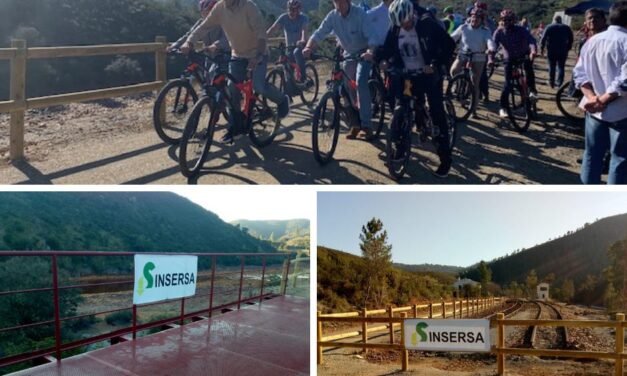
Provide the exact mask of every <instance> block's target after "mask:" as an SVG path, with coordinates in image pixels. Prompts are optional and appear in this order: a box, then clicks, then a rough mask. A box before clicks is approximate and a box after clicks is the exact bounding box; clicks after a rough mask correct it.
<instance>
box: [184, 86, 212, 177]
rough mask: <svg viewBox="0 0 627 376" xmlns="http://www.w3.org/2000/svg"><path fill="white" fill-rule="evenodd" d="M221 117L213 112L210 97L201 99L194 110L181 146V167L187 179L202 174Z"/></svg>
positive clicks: (186, 126)
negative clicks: (201, 170)
mask: <svg viewBox="0 0 627 376" xmlns="http://www.w3.org/2000/svg"><path fill="white" fill-rule="evenodd" d="M219 117H220V114H219V113H218V112H216V111H213V106H212V101H211V99H210V98H209V97H203V98H201V99H200V100H199V101H198V102H197V103H196V105H195V106H194V108H193V109H192V112H191V114H190V115H189V118H188V119H187V124H186V125H185V129H184V130H183V136H182V137H181V142H180V145H179V146H180V150H179V167H180V168H181V173H182V174H183V175H184V176H185V177H187V178H190V177H192V176H195V175H197V174H198V173H199V172H200V169H201V168H202V165H203V163H204V162H205V159H206V158H207V154H208V152H209V147H210V146H211V142H212V140H213V134H214V130H215V125H216V123H217V121H218V118H219Z"/></svg>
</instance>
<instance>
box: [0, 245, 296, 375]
mask: <svg viewBox="0 0 627 376" xmlns="http://www.w3.org/2000/svg"><path fill="white" fill-rule="evenodd" d="M147 253H148V252H145V254H147ZM135 254H138V252H95V251H0V262H2V261H4V260H5V258H8V257H49V258H50V261H51V270H50V273H51V275H52V286H50V287H42V288H29V289H22V290H13V291H0V298H2V297H5V296H10V295H15V294H29V293H34V292H46V291H52V293H53V297H52V300H53V302H52V303H53V307H54V311H53V312H54V319H53V320H46V321H39V322H33V323H27V324H23V325H17V326H11V327H2V318H0V334H2V333H7V332H10V331H15V330H20V329H25V328H33V327H37V326H42V325H50V324H54V339H55V346H54V347H50V348H45V349H38V350H34V351H30V352H27V353H21V354H12V355H9V356H5V357H2V358H0V370H1V369H2V367H5V366H9V365H13V364H17V363H21V362H25V361H29V360H42V361H44V357H46V356H49V355H52V354H55V358H56V361H57V362H58V361H60V360H61V358H62V355H61V353H62V352H63V351H66V350H71V349H75V348H78V347H81V346H85V345H89V344H93V343H96V342H101V341H105V340H110V341H112V342H113V341H116V340H117V341H123V340H127V339H126V338H124V337H122V336H125V335H128V334H132V338H133V339H135V338H136V337H137V332H140V331H143V330H147V329H151V328H155V327H162V326H164V325H166V324H170V323H173V322H175V321H179V323H180V324H181V325H183V324H184V321H185V320H186V319H192V320H193V319H194V318H197V317H198V316H199V315H202V314H207V315H208V316H209V317H211V316H212V313H213V312H215V311H216V310H223V309H227V308H229V307H234V306H235V305H237V309H240V307H241V304H242V303H247V302H253V301H257V300H258V301H259V302H261V301H262V300H263V299H264V298H266V297H269V296H272V295H274V294H275V293H273V292H268V293H265V294H264V288H265V287H266V286H265V284H266V280H265V278H266V269H267V267H268V261H269V260H268V259H270V262H271V261H272V260H281V259H283V263H282V265H281V263H280V261H279V262H275V263H271V265H272V264H274V265H281V283H280V291H279V294H281V295H283V294H285V289H286V288H287V282H288V281H287V279H288V274H289V265H290V262H289V261H290V258H291V253H163V252H156V253H150V254H153V255H168V256H171V255H189V256H198V257H199V258H201V257H203V258H204V257H210V258H211V273H210V278H209V283H210V286H209V293H208V294H198V292H197V294H196V295H194V296H193V297H190V298H188V300H189V299H196V298H202V297H207V298H208V306H207V307H206V308H202V309H197V310H194V311H192V312H185V300H186V299H185V298H181V299H180V312H179V314H178V315H176V316H172V317H166V318H163V319H160V320H155V321H149V322H145V323H141V324H140V323H138V322H137V319H138V313H137V309H138V307H139V308H143V307H148V306H157V305H161V304H168V303H172V302H175V301H177V300H178V299H175V300H168V301H163V302H153V303H147V304H141V305H139V306H138V305H135V304H133V305H132V306H131V307H122V308H115V309H110V310H105V311H98V312H92V313H87V314H79V315H74V316H69V317H61V310H60V299H59V291H63V290H70V289H83V288H87V287H99V288H102V287H106V286H113V285H124V284H128V285H131V284H132V283H133V282H134V281H133V280H128V279H126V280H122V281H112V282H104V283H88V284H70V285H62V286H60V285H59V267H58V263H57V259H58V258H59V257H80V256H102V257H112V256H114V257H119V256H134V255H135ZM142 254H144V253H142ZM221 257H224V258H227V257H239V258H240V268H239V269H240V270H239V274H240V275H239V287H238V289H237V291H238V292H237V300H234V301H228V302H226V303H224V302H223V303H222V304H218V305H215V284H216V276H228V275H229V274H233V272H223V273H219V274H218V273H216V268H218V267H220V265H219V263H218V261H219V258H221ZM247 257H251V258H259V257H261V280H260V281H259V283H260V286H259V294H258V295H254V296H248V297H247V298H244V299H242V290H243V283H244V273H245V271H246V258H247ZM131 265H132V264H131ZM250 266H252V265H250ZM197 285H200V271H199V275H198V279H197ZM130 290H131V291H132V288H131V289H130ZM123 291H128V290H123ZM234 291H235V289H233V290H224V291H222V293H225V292H228V293H231V292H234ZM127 310H132V324H131V326H128V327H124V328H121V329H118V330H114V331H112V332H108V333H103V334H98V335H93V336H90V337H88V338H83V339H80V340H74V341H70V342H67V343H63V341H62V327H61V323H62V322H66V321H70V320H76V319H80V318H85V317H89V316H96V315H104V314H111V313H115V312H121V311H127ZM45 361H47V360H45Z"/></svg>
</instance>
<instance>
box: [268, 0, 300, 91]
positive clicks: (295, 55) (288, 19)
mask: <svg viewBox="0 0 627 376" xmlns="http://www.w3.org/2000/svg"><path fill="white" fill-rule="evenodd" d="M301 8H302V6H301V3H300V0H288V1H287V13H283V14H281V15H280V16H279V18H277V19H276V21H275V22H274V24H273V25H272V26H270V28H269V29H268V35H270V34H272V33H273V32H274V31H275V30H277V29H279V28H282V29H283V32H284V33H285V46H286V49H287V50H286V51H285V53H286V54H287V56H288V57H289V59H290V60H291V61H296V64H298V69H300V73H301V75H300V80H301V82H302V81H304V79H305V58H304V57H303V47H305V43H306V42H307V26H308V25H309V18H307V16H305V15H304V14H302V13H301Z"/></svg>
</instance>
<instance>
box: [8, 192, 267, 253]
mask: <svg viewBox="0 0 627 376" xmlns="http://www.w3.org/2000/svg"><path fill="white" fill-rule="evenodd" d="M0 250H69V251H72V250H91V251H138V252H141V251H150V252H273V251H276V249H275V248H274V247H273V246H271V245H270V244H269V243H267V242H264V241H260V240H258V239H256V238H253V237H251V236H249V235H247V234H245V233H244V232H242V231H241V230H239V229H237V228H236V227H234V226H232V225H230V224H228V223H225V222H223V221H222V220H221V219H220V218H218V216H217V215H215V214H214V213H212V212H209V211H206V210H205V209H203V208H202V207H200V206H198V205H196V204H194V203H192V202H191V201H189V200H187V199H185V198H183V197H180V196H177V195H175V194H173V193H167V192H2V193H0Z"/></svg>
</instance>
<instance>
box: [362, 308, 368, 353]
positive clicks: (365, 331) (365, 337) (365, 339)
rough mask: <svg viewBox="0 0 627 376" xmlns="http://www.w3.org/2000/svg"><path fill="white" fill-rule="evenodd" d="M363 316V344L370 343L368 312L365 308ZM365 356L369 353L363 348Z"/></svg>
mask: <svg viewBox="0 0 627 376" xmlns="http://www.w3.org/2000/svg"><path fill="white" fill-rule="evenodd" d="M362 316H363V318H364V321H362V323H361V340H362V342H363V343H368V322H366V317H368V310H367V309H366V308H365V307H364V310H363V312H362ZM363 351H364V354H365V353H366V352H368V349H367V348H365V347H364V348H363Z"/></svg>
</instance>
